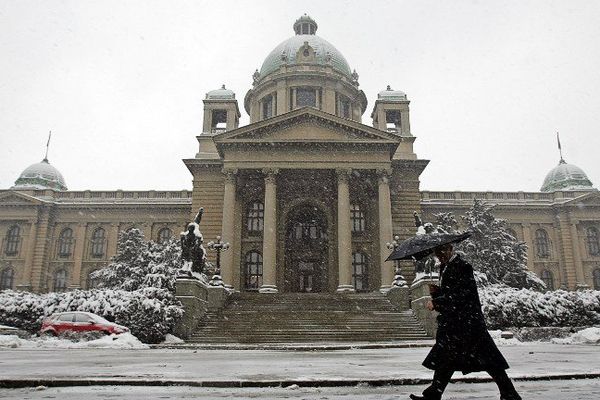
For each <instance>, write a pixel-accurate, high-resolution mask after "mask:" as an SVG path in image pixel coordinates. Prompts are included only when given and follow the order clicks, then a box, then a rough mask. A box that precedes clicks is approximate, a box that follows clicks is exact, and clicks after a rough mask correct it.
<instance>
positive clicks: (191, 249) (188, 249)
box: [181, 207, 206, 276]
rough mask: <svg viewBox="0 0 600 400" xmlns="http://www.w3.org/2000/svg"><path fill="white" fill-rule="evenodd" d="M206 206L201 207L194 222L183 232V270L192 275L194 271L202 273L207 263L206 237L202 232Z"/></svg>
mask: <svg viewBox="0 0 600 400" xmlns="http://www.w3.org/2000/svg"><path fill="white" fill-rule="evenodd" d="M203 213H204V208H202V207H201V208H200V210H199V211H198V214H196V218H194V222H190V223H189V224H188V226H187V231H186V232H181V259H182V260H183V267H182V268H181V269H182V272H184V273H187V275H188V276H191V275H192V273H194V272H195V273H198V274H201V273H202V272H204V267H205V265H206V250H205V249H204V247H203V246H202V242H203V241H204V238H203V237H202V233H201V232H200V221H201V220H202V214H203Z"/></svg>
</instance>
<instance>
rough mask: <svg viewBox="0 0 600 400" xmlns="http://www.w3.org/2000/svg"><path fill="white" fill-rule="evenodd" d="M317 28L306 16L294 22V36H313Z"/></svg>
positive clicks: (312, 20) (313, 21)
mask: <svg viewBox="0 0 600 400" xmlns="http://www.w3.org/2000/svg"><path fill="white" fill-rule="evenodd" d="M317 27H318V26H317V23H316V22H315V20H314V19H312V18H311V17H309V16H308V15H306V14H304V15H303V16H301V17H300V18H298V19H297V20H296V22H294V32H296V35H315V34H316V33H317Z"/></svg>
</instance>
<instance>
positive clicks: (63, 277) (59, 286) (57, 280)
mask: <svg viewBox="0 0 600 400" xmlns="http://www.w3.org/2000/svg"><path fill="white" fill-rule="evenodd" d="M65 290H67V271H65V270H64V269H59V270H58V271H56V272H55V273H54V291H55V292H64V291H65Z"/></svg>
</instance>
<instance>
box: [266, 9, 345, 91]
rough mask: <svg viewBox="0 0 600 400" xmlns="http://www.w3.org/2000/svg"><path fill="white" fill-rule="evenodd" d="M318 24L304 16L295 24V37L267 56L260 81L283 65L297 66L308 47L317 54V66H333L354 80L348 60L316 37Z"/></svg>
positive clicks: (323, 40)
mask: <svg viewBox="0 0 600 400" xmlns="http://www.w3.org/2000/svg"><path fill="white" fill-rule="evenodd" d="M317 27H318V26H317V23H316V22H315V20H313V19H312V18H311V17H309V16H308V15H306V14H304V15H303V16H301V17H300V18H298V20H296V22H294V32H295V33H296V35H295V36H292V37H291V38H289V39H287V40H285V41H283V42H282V43H281V44H279V46H277V47H275V49H273V51H271V53H269V55H268V56H267V58H266V59H265V61H264V62H263V64H262V67H261V68H260V75H259V77H258V80H262V79H263V78H264V77H265V76H267V75H269V74H270V73H272V72H275V71H277V70H279V68H280V67H281V66H282V65H297V64H298V62H297V60H296V55H297V54H298V51H299V50H300V48H301V47H303V46H305V45H308V46H310V47H311V48H312V49H313V50H314V52H315V59H314V63H315V64H320V65H323V66H325V65H331V67H332V68H333V69H334V70H336V71H337V72H339V73H341V74H343V75H345V76H346V77H348V79H352V71H351V69H350V66H349V65H348V62H347V61H346V58H344V56H343V55H342V53H340V52H339V51H338V49H336V48H335V47H334V46H333V45H332V44H331V43H329V42H328V41H326V40H325V39H323V38H321V37H319V36H317V35H316V32H317Z"/></svg>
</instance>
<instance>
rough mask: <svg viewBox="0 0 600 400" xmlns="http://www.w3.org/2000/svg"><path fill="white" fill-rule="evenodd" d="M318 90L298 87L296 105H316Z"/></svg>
mask: <svg viewBox="0 0 600 400" xmlns="http://www.w3.org/2000/svg"><path fill="white" fill-rule="evenodd" d="M316 106H317V92H316V90H315V89H310V88H298V89H296V107H316Z"/></svg>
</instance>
